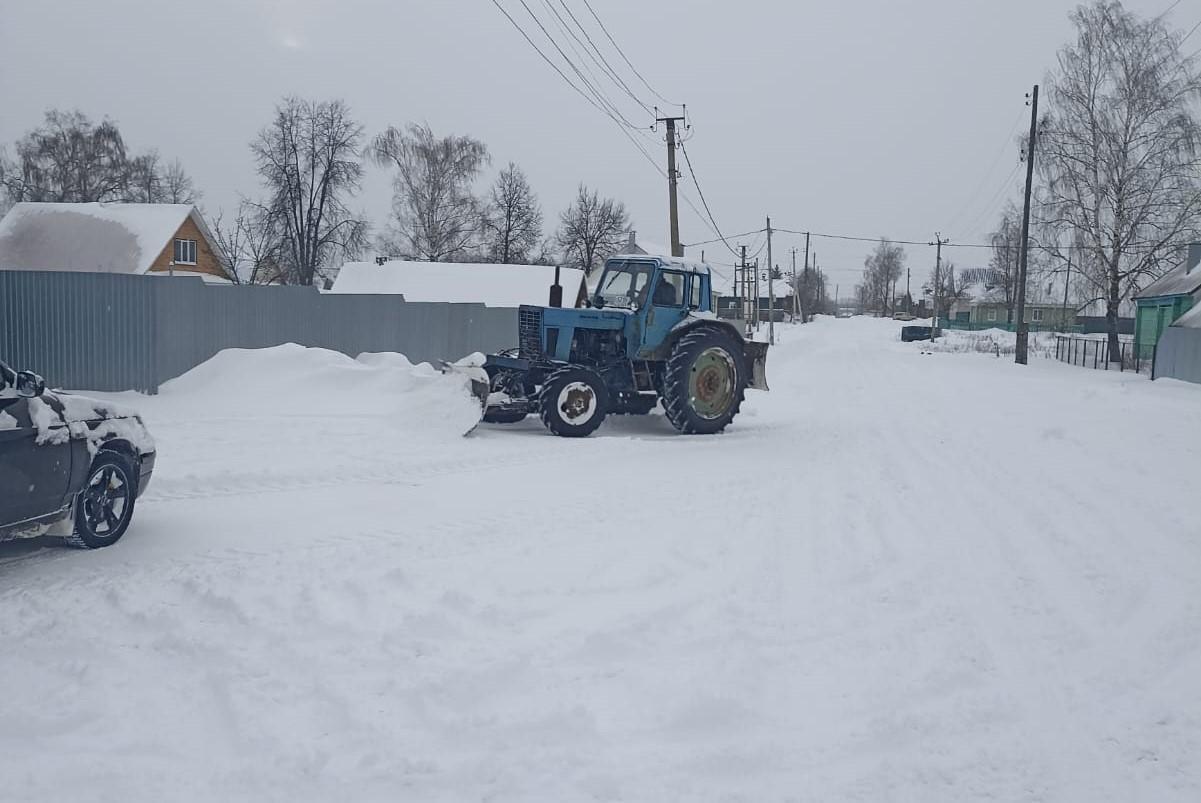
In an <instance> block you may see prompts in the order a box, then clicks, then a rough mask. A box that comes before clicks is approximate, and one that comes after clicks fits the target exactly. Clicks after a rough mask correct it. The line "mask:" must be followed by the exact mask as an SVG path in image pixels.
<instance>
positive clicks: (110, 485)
mask: <svg viewBox="0 0 1201 803" xmlns="http://www.w3.org/2000/svg"><path fill="white" fill-rule="evenodd" d="M137 496H138V480H137V473H136V472H135V471H134V468H133V465H132V464H131V462H130V460H129V459H128V458H126V457H125V456H124V455H120V454H117V453H116V452H100V453H99V454H97V455H96V458H95V460H93V461H92V467H91V469H90V470H89V471H88V480H87V483H86V484H85V485H84V487H83V490H82V491H80V492H79V495H78V496H77V497H76V498H75V531H74V532H73V533H72V534H71V535H69V536H67V538H66V541H67V543H68V544H70V545H71V546H75V547H79V548H81V549H99V548H101V547H106V546H111V545H113V544H115V543H117V541H118V540H120V538H121V536H122V535H124V534H125V531H126V530H127V529H129V522H130V521H131V520H132V519H133V507H134V502H135V501H136V500H137Z"/></svg>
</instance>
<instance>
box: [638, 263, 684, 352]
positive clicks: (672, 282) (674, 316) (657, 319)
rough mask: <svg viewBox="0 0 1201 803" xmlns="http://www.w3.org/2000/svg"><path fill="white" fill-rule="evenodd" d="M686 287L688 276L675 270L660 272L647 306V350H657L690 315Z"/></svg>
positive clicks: (644, 330)
mask: <svg viewBox="0 0 1201 803" xmlns="http://www.w3.org/2000/svg"><path fill="white" fill-rule="evenodd" d="M686 286H687V274H685V273H683V272H681V271H675V270H664V271H660V272H659V278H658V279H657V280H656V281H655V286H654V288H653V289H652V290H651V293H650V304H648V305H647V313H646V326H645V327H644V329H643V336H642V342H643V344H644V345H645V346H646V348H648V349H654V348H656V347H657V346H658V345H659V344H660V343H662V342H663V340H664V338H666V337H667V333H668V332H670V331H671V330H672V328H673V327H674V326H675V325H676V324H678V323H679V322H680V321H681V320H683V319H684V316H685V315H686V314H687V313H688V307H687V306H686V302H687V298H686V295H687V294H686V293H685V287H686Z"/></svg>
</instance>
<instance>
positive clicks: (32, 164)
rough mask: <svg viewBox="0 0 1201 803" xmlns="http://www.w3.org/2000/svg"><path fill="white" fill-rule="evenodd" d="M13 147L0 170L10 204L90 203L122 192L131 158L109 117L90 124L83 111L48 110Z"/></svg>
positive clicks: (117, 196) (117, 197) (126, 183)
mask: <svg viewBox="0 0 1201 803" xmlns="http://www.w3.org/2000/svg"><path fill="white" fill-rule="evenodd" d="M15 150H16V156H15V160H14V161H13V162H10V163H6V165H5V167H4V170H3V173H4V179H3V180H4V189H5V193H6V194H7V195H8V197H9V200H10V201H11V202H14V203H15V202H17V201H43V202H59V203H88V202H92V201H116V200H120V199H121V198H122V197H123V196H124V194H125V191H126V187H127V185H128V180H129V160H128V158H127V156H126V151H125V140H124V139H122V137H121V132H120V131H119V130H118V129H117V124H116V123H114V122H113V121H111V120H107V119H106V120H102V121H101V122H99V123H93V122H92V121H91V120H90V119H88V118H87V117H86V116H84V114H83V113H82V112H78V111H74V112H63V111H57V110H52V111H48V112H46V117H45V120H44V121H43V122H42V125H41V126H39V127H38V128H35V129H34V130H33V131H30V132H29V133H28V134H26V135H25V136H24V137H22V138H21V139H20V140H18V141H17V144H16V149H15Z"/></svg>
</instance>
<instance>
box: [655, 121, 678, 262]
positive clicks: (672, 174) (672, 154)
mask: <svg viewBox="0 0 1201 803" xmlns="http://www.w3.org/2000/svg"><path fill="white" fill-rule="evenodd" d="M683 120H684V118H683V117H656V118H655V122H656V123H666V124H667V202H668V216H669V218H670V225H671V255H672V256H673V257H682V256H684V246H683V245H682V244H681V243H680V209H679V205H678V202H677V200H676V180H677V179H678V178H679V175H678V174H677V173H676V123H677V122H682V121H683Z"/></svg>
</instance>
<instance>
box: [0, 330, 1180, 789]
mask: <svg viewBox="0 0 1201 803" xmlns="http://www.w3.org/2000/svg"><path fill="white" fill-rule="evenodd" d="M898 327H899V325H898V324H893V323H892V322H884V321H875V320H867V319H852V320H839V321H834V320H828V319H827V320H822V321H819V322H818V323H816V324H813V325H811V326H807V327H804V328H802V329H792V330H788V331H786V332H785V334H784V338H785V342H784V343H783V344H782V345H781V346H779V347H777V348H775V349H774V350H773V351H772V353H771V355H770V357H769V360H768V377H769V381H770V383H771V385H772V388H773V390H772V392H771V393H770V394H753V395H751V396H750V397H749V401H748V403H747V405H746V406H745V407H744V412H743V415H742V416H741V417H740V418H739V419H738V420H737V421H736V422H735V424H734V426H733V427H731V429H730V430H729V431H728V432H727V433H726V434H724V435H722V436H720V437H712V438H703V437H696V438H688V437H679V436H676V435H674V434H673V432H672V431H671V429H670V427H669V426H668V425H667V423H666V422H665V421H664V420H663V419H662V418H659V417H657V416H655V417H651V418H647V419H627V420H613V421H610V422H607V423H606V424H605V426H604V427H602V429H601V430H600V431H599V432H598V433H597V434H596V435H595V436H593V437H592V438H590V439H587V440H583V441H569V440H562V439H557V438H553V437H550V436H547V435H546V434H545V433H544V431H543V430H542V428H541V426H540V425H538V424H536V422H535V421H533V420H531V421H528V422H526V423H525V424H522V425H518V426H515V427H508V428H505V427H483V428H481V429H480V430H478V431H477V432H476V434H474V435H473V436H471V437H469V438H459V437H456V436H455V435H454V434H453V433H454V431H455V429H456V428H457V426H458V422H459V420H460V418H461V416H462V415H463V414H464V413H463V411H462V410H461V409H452V408H453V405H451V406H449V407H448V406H446V405H442V404H440V403H439V402H438V399H437V397H436V396H435V395H434V390H433V380H432V379H431V380H430V381H429V382H428V383H425V384H423V382H424V381H425V380H419V381H417V382H416V385H413V381H414V380H412V379H405V378H404V377H407V376H409V375H408V374H404V375H403V376H401V375H400V374H398V375H397V376H396V377H391V376H389V377H387V378H384V379H380V378H379V377H378V376H376V374H378V373H379V372H374V373H371V375H370V376H368V375H367V373H368V372H360V373H362V375H363V381H362V383H360V384H356V383H355V382H346V381H345V380H344V379H340V378H338V376H340V375H337V371H336V370H335V368H334V367H331V366H320V371H317V373H316V374H310V368H311V366H310V363H311V360H310V357H309V356H308V355H305V354H302V353H299V351H300V350H299V349H296V350H292V351H287V352H286V353H283V354H281V355H277V356H279V357H280V361H279V363H278V365H282V366H283V367H282V368H280V371H282V372H283V373H284V374H286V375H288V376H290V377H292V380H291V383H288V382H277V380H278V376H277V375H275V374H271V378H270V380H268V379H263V378H262V377H261V376H259V374H260V373H264V372H263V371H262V366H261V365H259V364H258V363H255V362H254V360H253V359H252V360H250V361H249V362H248V363H247V365H245V366H241V368H238V370H241V371H242V372H243V373H242V374H239V373H238V372H237V370H234V368H237V367H238V366H237V364H236V363H230V364H229V365H227V366H226V367H227V368H229V366H230V365H232V366H233V368H230V370H229V372H228V374H226V373H223V372H222V370H221V366H220V365H218V366H216V367H213V368H212V369H211V370H209V371H208V373H207V374H206V373H205V368H202V369H199V371H198V372H194V375H190V376H189V377H185V379H184V380H183V381H182V382H181V383H180V384H179V386H177V387H175V388H171V389H170V392H167V391H165V392H164V393H163V394H162V395H161V396H159V397H155V398H151V399H144V400H138V401H136V402H135V403H136V404H138V406H140V407H141V408H142V409H143V411H144V414H145V418H146V419H147V423H148V424H149V426H150V427H151V429H152V430H153V431H154V433H155V435H156V436H157V437H158V440H159V445H160V459H159V473H158V475H157V476H156V478H155V480H154V483H155V484H154V486H153V487H152V489H151V491H150V492H149V493H148V495H147V496H146V497H145V498H144V499H143V500H142V502H141V503H140V506H139V509H138V514H137V516H136V518H135V522H134V525H133V527H132V528H131V529H130V531H129V533H128V534H127V535H126V537H125V539H124V540H123V541H122V542H121V543H120V544H119V545H118V546H116V547H114V548H112V549H109V550H104V551H100V552H96V553H79V552H73V551H66V550H59V549H41V550H35V551H31V550H30V548H29V546H28V545H16V546H14V545H7V546H4V547H0V644H2V645H3V651H2V652H0V684H3V688H4V689H5V693H4V695H3V698H2V699H0V799H3V800H5V801H10V800H11V801H24V800H30V801H46V800H61V799H78V800H121V801H131V800H145V801H161V800H172V801H181V800H187V801H192V800H195V801H211V800H280V801H284V800H287V801H299V800H314V801H316V800H331V799H340V800H349V801H375V800H405V801H409V800H412V801H468V800H493V801H526V800H530V801H533V800H538V801H576V800H580V801H585V800H587V801H591V800H613V801H648V802H651V801H655V802H658V801H670V800H688V801H698V800H723V801H726V800H729V801H733V800H745V801H756V802H759V801H776V800H780V801H783V800H795V801H882V800H897V801H922V802H923V803H925V802H927V801H969V800H1001V801H1089V802H1090V803H1093V802H1095V801H1136V800H1137V801H1196V800H1199V799H1201V596H1199V595H1198V589H1199V588H1201V514H1199V511H1198V508H1199V506H1198V502H1197V499H1198V490H1197V487H1198V486H1197V465H1198V463H1199V461H1201V387H1197V386H1188V385H1183V384H1177V383H1172V382H1156V383H1151V382H1149V381H1147V380H1146V379H1144V378H1139V377H1132V376H1129V375H1125V376H1123V375H1116V374H1106V373H1104V372H1094V371H1089V370H1084V369H1079V368H1071V367H1067V366H1062V365H1058V364H1055V363H1051V362H1048V361H1045V360H1041V359H1040V360H1037V361H1035V362H1034V363H1033V364H1032V365H1031V366H1030V367H1028V368H1026V369H1022V368H1018V367H1016V366H1013V365H1012V364H1011V363H1010V362H1009V361H1008V360H1004V359H996V358H993V357H989V356H984V355H979V354H945V353H939V354H934V355H923V354H921V349H920V347H919V346H918V345H916V344H901V343H899V342H897V341H896V339H895V338H896V332H897V329H898ZM285 358H286V359H285ZM273 370H274V369H273ZM338 370H342V369H338ZM327 371H328V372H332V373H330V374H329V376H326V374H325V373H322V372H327ZM265 373H270V372H265ZM360 373H353V377H358V376H360ZM256 377H258V378H256ZM353 377H352V378H353ZM189 383H190V384H189ZM263 383H266V384H263ZM397 383H399V384H400V385H404V387H403V388H402V387H399V385H398V384H397ZM405 383H408V384H405ZM260 384H263V386H262V387H260ZM426 384H428V385H429V386H430V387H428V388H427V387H426ZM269 389H276V390H278V392H280V393H282V394H283V398H282V399H280V400H279V401H274V400H272V399H271V398H269V397H266V393H267V391H268V390H269ZM392 391H396V392H395V393H393V392H392ZM401 391H403V393H402V392H401ZM423 394H424V395H423ZM401 396H403V397H404V398H406V399H417V401H416V402H413V404H412V405H411V406H410V407H409V408H406V415H408V414H410V413H414V412H418V413H420V414H421V415H422V416H423V418H422V423H421V425H420V426H414V425H413V424H412V422H411V421H409V420H406V418H405V415H400V416H398V415H396V414H395V412H394V411H392V410H391V409H390V408H389V405H390V404H391V403H392V401H391V400H392V399H393V398H399V397H401ZM127 400H128V399H127Z"/></svg>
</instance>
